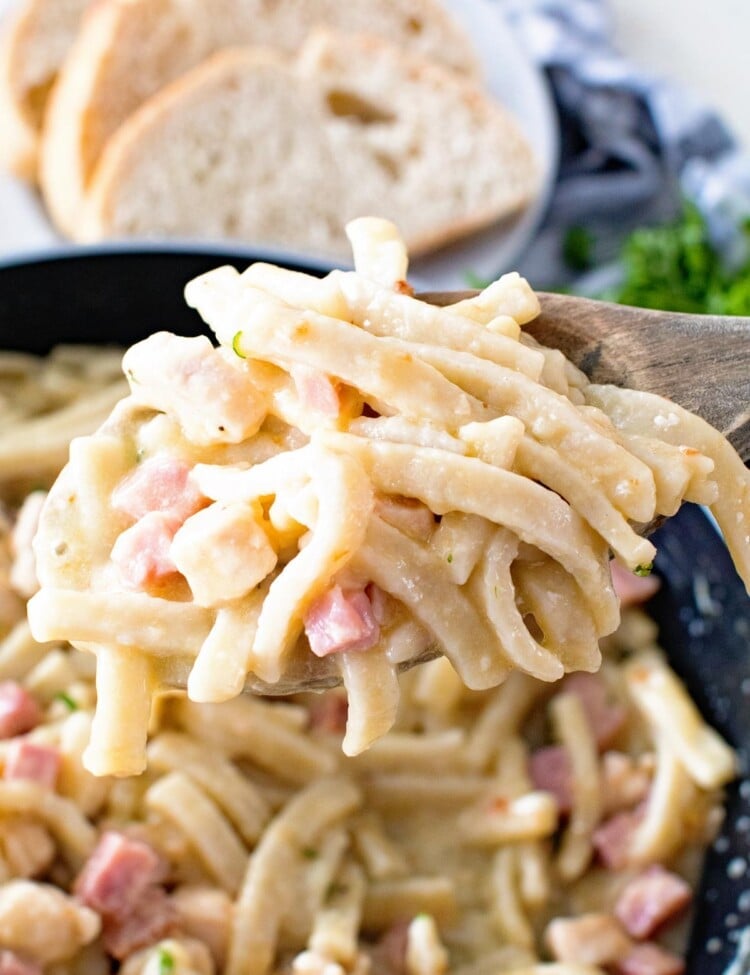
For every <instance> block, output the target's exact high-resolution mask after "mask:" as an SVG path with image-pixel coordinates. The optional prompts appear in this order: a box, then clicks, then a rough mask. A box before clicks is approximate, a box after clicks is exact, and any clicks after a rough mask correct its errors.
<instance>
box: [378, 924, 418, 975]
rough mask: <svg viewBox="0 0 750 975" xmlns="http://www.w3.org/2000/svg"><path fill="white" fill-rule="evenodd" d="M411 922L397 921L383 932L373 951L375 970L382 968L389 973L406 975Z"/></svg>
mask: <svg viewBox="0 0 750 975" xmlns="http://www.w3.org/2000/svg"><path fill="white" fill-rule="evenodd" d="M409 924H410V922H409V921H396V922H395V924H392V925H391V926H390V927H389V928H388V929H387V930H386V931H385V932H384V933H383V935H382V936H381V938H380V940H379V941H378V943H377V945H376V946H375V949H374V951H373V960H374V961H375V962H376V964H375V965H374V966H373V967H374V969H375V971H380V970H381V969H382V971H384V972H386V973H387V975H406V952H407V949H408V947H409Z"/></svg>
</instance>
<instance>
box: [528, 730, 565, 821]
mask: <svg viewBox="0 0 750 975" xmlns="http://www.w3.org/2000/svg"><path fill="white" fill-rule="evenodd" d="M529 775H530V776H531V781H532V782H533V783H534V788H535V789H541V790H542V791H543V792H551V793H552V795H553V796H554V797H555V799H557V805H558V808H559V810H560V813H561V814H562V815H565V816H567V815H568V814H569V813H570V811H571V809H572V808H573V782H572V777H573V769H572V767H571V764H570V758H569V756H568V752H567V751H566V749H565V748H563V746H562V745H550V746H549V747H547V748H537V750H536V751H535V752H532V753H531V756H530V758H529Z"/></svg>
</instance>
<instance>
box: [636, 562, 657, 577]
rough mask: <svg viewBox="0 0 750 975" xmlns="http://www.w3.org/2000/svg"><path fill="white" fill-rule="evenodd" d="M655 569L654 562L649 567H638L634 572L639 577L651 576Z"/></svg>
mask: <svg viewBox="0 0 750 975" xmlns="http://www.w3.org/2000/svg"><path fill="white" fill-rule="evenodd" d="M653 567H654V564H653V562H652V563H650V564H649V565H637V566H636V567H635V569H634V570H633V571H634V572H635V574H636V575H637V576H650V575H651V570H652V569H653Z"/></svg>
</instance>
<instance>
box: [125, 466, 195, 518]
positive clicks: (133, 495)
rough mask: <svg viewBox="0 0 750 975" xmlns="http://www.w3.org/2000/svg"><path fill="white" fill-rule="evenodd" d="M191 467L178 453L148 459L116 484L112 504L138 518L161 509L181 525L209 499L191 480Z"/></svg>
mask: <svg viewBox="0 0 750 975" xmlns="http://www.w3.org/2000/svg"><path fill="white" fill-rule="evenodd" d="M190 470H191V468H190V465H189V464H186V463H185V461H184V460H179V459H177V458H176V457H154V458H152V459H151V460H146V461H144V462H143V463H142V464H139V466H138V467H136V469H135V470H134V471H133V472H132V473H131V474H128V476H127V477H126V478H125V479H124V480H123V481H121V482H120V484H119V485H118V486H117V487H116V488H115V490H114V492H113V494H112V507H113V508H114V509H115V511H119V512H121V513H122V514H125V515H129V516H130V517H131V518H134V519H136V520H138V519H139V518H143V516H144V515H147V514H149V513H150V512H153V511H160V512H163V513H164V514H168V515H170V516H171V517H172V518H173V519H176V520H177V522H178V524H180V525H181V524H182V522H183V521H185V519H186V518H189V517H190V515H192V514H195V512H196V511H198V510H199V509H200V508H202V507H203V506H204V505H206V504H207V503H208V501H207V499H206V498H204V497H203V495H202V494H201V493H200V492H199V491H198V489H197V488H196V487H195V486H194V485H193V484H192V482H191V481H190V478H189V475H190Z"/></svg>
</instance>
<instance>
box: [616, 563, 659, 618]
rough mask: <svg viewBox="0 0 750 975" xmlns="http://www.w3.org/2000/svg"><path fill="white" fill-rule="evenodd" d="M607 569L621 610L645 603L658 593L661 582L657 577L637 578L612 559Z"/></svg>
mask: <svg viewBox="0 0 750 975" xmlns="http://www.w3.org/2000/svg"><path fill="white" fill-rule="evenodd" d="M609 568H610V570H611V572H612V585H613V586H614V587H615V592H616V593H617V595H618V596H619V599H620V605H621V606H622V607H623V608H625V607H626V606H638V605H639V604H640V603H645V602H646V601H647V600H649V599H651V597H652V596H653V595H655V594H656V593H657V592H658V591H659V587H660V586H661V581H660V579H659V577H658V576H654V575H648V576H637V575H636V574H635V573H634V572H628V570H627V569H625V568H623V566H621V565H620V563H619V562H616V561H615V560H614V559H613V560H612V561H611V562H610V563H609Z"/></svg>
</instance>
